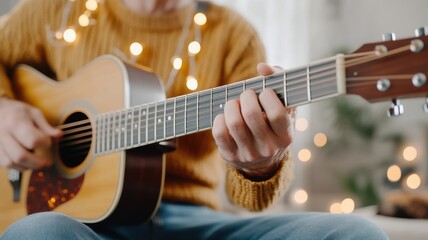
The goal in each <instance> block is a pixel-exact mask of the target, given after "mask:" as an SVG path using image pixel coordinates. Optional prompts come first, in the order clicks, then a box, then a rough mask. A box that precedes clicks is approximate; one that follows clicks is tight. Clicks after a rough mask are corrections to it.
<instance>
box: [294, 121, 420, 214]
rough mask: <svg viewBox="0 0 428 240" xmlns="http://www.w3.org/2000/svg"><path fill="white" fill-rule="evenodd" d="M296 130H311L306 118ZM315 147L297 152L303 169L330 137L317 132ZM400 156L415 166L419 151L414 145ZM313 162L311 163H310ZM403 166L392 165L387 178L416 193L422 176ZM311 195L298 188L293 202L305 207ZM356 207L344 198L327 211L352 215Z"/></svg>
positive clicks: (314, 138) (352, 202) (297, 125)
mask: <svg viewBox="0 0 428 240" xmlns="http://www.w3.org/2000/svg"><path fill="white" fill-rule="evenodd" d="M295 129H296V130H297V131H299V132H301V133H305V132H307V131H308V130H309V129H310V124H309V121H308V120H307V119H306V118H304V117H299V118H297V119H296V121H295ZM312 139H313V146H310V145H304V146H302V147H301V148H300V149H298V150H297V159H298V160H300V161H301V162H302V163H304V165H302V167H307V166H308V164H311V161H316V158H317V157H318V156H314V154H315V153H316V152H315V151H312V149H313V147H317V148H323V147H325V146H326V145H327V142H328V137H327V134H325V133H323V132H317V133H315V134H314V135H313V137H312ZM398 155H401V160H402V161H401V164H404V165H409V164H410V165H414V164H415V161H416V160H417V158H418V150H417V148H416V147H414V146H412V145H407V146H405V147H403V148H402V149H401V150H400V152H399V153H398ZM310 160H311V161H310ZM401 164H398V163H396V164H391V165H390V166H389V167H387V169H386V172H385V174H386V178H387V180H388V181H390V182H391V183H396V182H399V183H400V184H401V188H402V189H403V190H405V191H416V190H418V189H420V188H421V186H422V179H421V176H420V175H419V174H418V173H416V172H414V171H411V172H406V171H405V169H402V167H401V166H400V165H401ZM310 197H311V193H310V192H308V191H307V190H306V189H304V188H301V187H298V188H297V189H296V190H294V191H293V193H292V198H291V200H292V202H293V203H294V204H297V205H300V206H304V205H305V204H307V203H308V202H309V201H310ZM355 207H356V200H355V199H353V198H349V197H347V198H344V199H342V200H337V199H336V200H332V202H331V203H330V206H329V208H328V210H327V209H326V210H327V211H329V212H330V213H337V214H348V213H352V212H353V211H354V210H355Z"/></svg>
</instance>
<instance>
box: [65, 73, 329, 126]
mask: <svg viewBox="0 0 428 240" xmlns="http://www.w3.org/2000/svg"><path fill="white" fill-rule="evenodd" d="M335 67H336V66H333V67H331V68H326V69H321V70H318V71H311V72H310V74H311V75H314V74H316V73H317V72H322V71H325V70H329V69H335ZM301 70H302V71H303V70H305V69H301ZM276 75H278V76H279V75H281V76H282V75H283V72H280V73H277V74H276ZM298 78H304V79H305V80H304V82H306V70H305V73H304V74H300V75H296V76H293V77H292V78H287V81H291V80H294V79H298ZM249 80H253V79H249ZM257 80H262V77H258V78H257ZM247 81H248V80H247ZM279 81H281V83H282V82H283V79H281V80H279ZM239 83H242V82H239ZM299 83H301V82H299V81H296V82H290V83H287V86H292V85H295V84H299ZM233 84H238V83H233ZM233 84H230V85H229V86H231V85H233ZM222 87H226V86H222ZM181 97H183V98H184V96H181ZM177 98H179V97H177ZM167 100H169V101H171V99H167ZM152 104H156V103H146V104H144V106H146V105H152ZM141 106H143V105H141ZM167 110H170V109H167ZM122 111H125V110H122ZM119 112H120V111H117V112H111V113H113V114H116V113H119ZM89 122H90V121H89V120H88V119H85V120H81V121H76V122H73V123H67V124H63V125H58V126H57V128H58V129H66V128H70V127H75V126H77V125H83V124H85V123H89Z"/></svg>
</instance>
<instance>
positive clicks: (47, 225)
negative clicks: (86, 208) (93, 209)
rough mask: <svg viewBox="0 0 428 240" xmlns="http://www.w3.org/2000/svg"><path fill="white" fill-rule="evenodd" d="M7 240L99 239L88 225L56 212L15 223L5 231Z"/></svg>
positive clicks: (37, 214) (36, 215) (4, 239)
mask: <svg viewBox="0 0 428 240" xmlns="http://www.w3.org/2000/svg"><path fill="white" fill-rule="evenodd" d="M1 239H3V240H6V239H14V240H19V239H99V238H98V237H97V235H96V234H95V233H94V232H93V231H92V230H91V229H90V228H89V227H87V226H86V225H84V224H82V223H80V222H79V221H77V220H74V219H73V218H70V217H68V216H66V215H63V214H59V213H55V212H44V213H36V214H32V215H29V216H27V217H24V218H22V219H20V220H19V221H17V222H15V223H13V224H12V225H10V226H9V228H8V229H7V230H6V231H5V233H4V234H3V236H2V238H1Z"/></svg>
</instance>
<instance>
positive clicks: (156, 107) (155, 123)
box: [153, 103, 158, 141]
mask: <svg viewBox="0 0 428 240" xmlns="http://www.w3.org/2000/svg"><path fill="white" fill-rule="evenodd" d="M157 118H158V104H157V103H156V104H155V119H154V124H153V125H155V126H154V133H153V135H154V140H155V141H156V140H157V138H158V132H157V122H158V121H157V120H158V119H157Z"/></svg>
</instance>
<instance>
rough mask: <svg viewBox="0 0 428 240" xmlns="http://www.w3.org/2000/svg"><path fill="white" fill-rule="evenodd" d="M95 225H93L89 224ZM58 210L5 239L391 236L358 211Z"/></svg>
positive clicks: (33, 218)
mask: <svg viewBox="0 0 428 240" xmlns="http://www.w3.org/2000/svg"><path fill="white" fill-rule="evenodd" d="M90 227H92V229H91V228H90ZM90 227H88V226H87V225H84V224H81V223H79V222H78V221H75V220H73V219H71V218H69V217H66V216H64V215H60V214H57V213H41V214H34V215H30V216H28V217H26V218H24V219H22V220H20V221H18V222H17V223H15V224H13V225H12V226H11V227H10V228H9V229H8V230H7V231H6V233H5V235H4V236H3V238H4V239H246V240H247V239H269V240H270V239H387V237H386V235H385V234H384V233H383V232H382V231H381V230H380V229H379V228H378V227H377V226H375V225H374V224H372V223H370V222H368V221H367V220H365V219H363V218H361V217H358V216H355V215H333V214H329V213H288V214H280V215H263V216H259V217H252V218H242V217H239V216H236V215H232V214H229V213H224V212H216V211H213V210H211V209H209V208H207V207H203V206H194V205H185V204H174V203H163V204H162V205H161V207H160V208H159V211H158V212H157V214H156V216H155V217H154V218H153V219H152V220H151V221H150V222H148V223H145V224H140V225H134V226H96V227H94V226H90Z"/></svg>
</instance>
